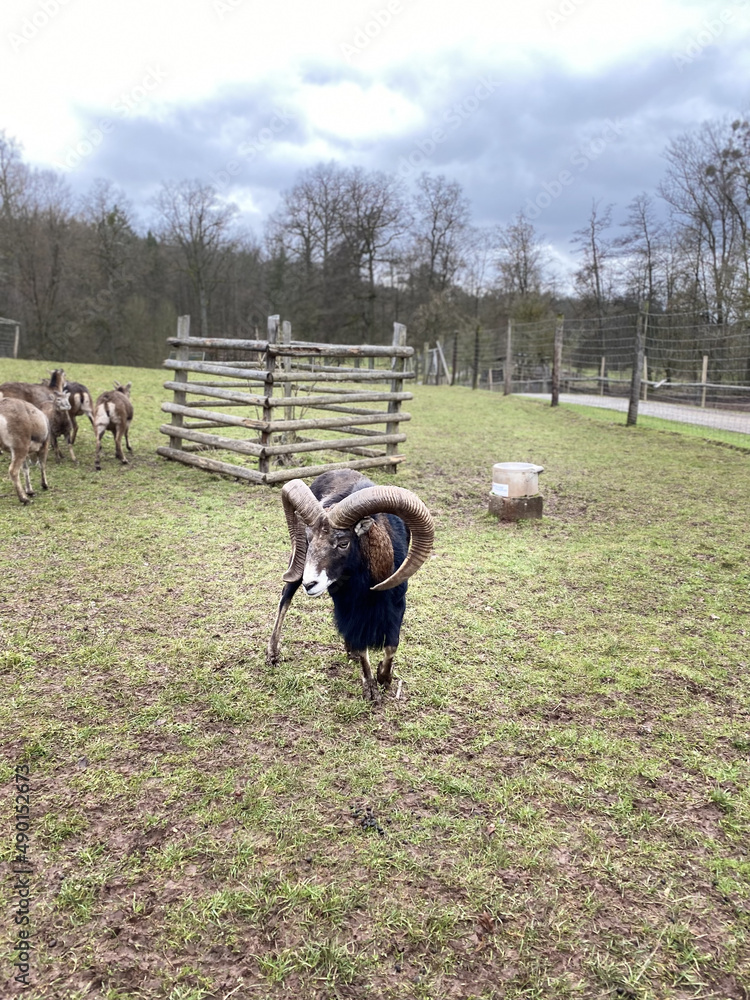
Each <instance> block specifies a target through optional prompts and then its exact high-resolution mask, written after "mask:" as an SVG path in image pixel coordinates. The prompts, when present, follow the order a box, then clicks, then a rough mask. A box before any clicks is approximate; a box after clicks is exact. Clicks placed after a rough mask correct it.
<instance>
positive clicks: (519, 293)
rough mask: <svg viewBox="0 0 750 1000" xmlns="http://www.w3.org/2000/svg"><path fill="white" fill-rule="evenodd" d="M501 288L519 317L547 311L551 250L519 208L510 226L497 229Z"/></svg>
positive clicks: (530, 317)
mask: <svg viewBox="0 0 750 1000" xmlns="http://www.w3.org/2000/svg"><path fill="white" fill-rule="evenodd" d="M495 248H496V253H497V274H498V277H499V279H500V284H499V291H500V294H501V296H502V297H503V298H504V301H505V306H506V308H507V310H508V312H509V313H510V314H511V315H513V316H514V317H515V318H517V319H535V318H537V315H538V314H539V312H540V309H541V311H542V312H544V311H546V305H545V304H544V303H543V294H542V293H543V291H544V286H545V283H546V275H545V269H546V266H547V251H546V248H545V246H544V243H543V242H542V240H541V239H540V237H539V236H538V235H537V232H536V229H535V228H534V225H533V223H531V222H530V221H529V220H528V219H527V218H526V216H525V215H524V213H523V212H519V213H518V215H516V216H515V217H514V218H513V219H512V220H511V221H510V222H509V223H508V225H507V226H502V227H500V228H499V229H498V230H497V231H496V235H495Z"/></svg>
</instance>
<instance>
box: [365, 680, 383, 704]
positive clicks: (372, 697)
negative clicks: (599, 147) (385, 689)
mask: <svg viewBox="0 0 750 1000" xmlns="http://www.w3.org/2000/svg"><path fill="white" fill-rule="evenodd" d="M362 694H363V695H364V696H365V701H371V702H372V703H373V705H379V704H380V702H381V701H382V698H381V696H380V688H379V687H378V682H377V681H376V680H371V681H368V680H366V679H365V678H362Z"/></svg>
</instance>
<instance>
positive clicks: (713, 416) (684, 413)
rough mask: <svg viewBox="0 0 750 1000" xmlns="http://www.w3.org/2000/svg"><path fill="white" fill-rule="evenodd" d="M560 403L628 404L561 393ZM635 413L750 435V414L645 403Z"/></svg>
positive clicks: (624, 406)
mask: <svg viewBox="0 0 750 1000" xmlns="http://www.w3.org/2000/svg"><path fill="white" fill-rule="evenodd" d="M518 395H519V396H528V397H529V399H549V394H547V393H545V394H542V393H537V392H520V393H518ZM560 402H561V403H578V404H579V405H580V406H600V407H602V408H603V409H605V410H620V411H622V412H623V413H627V409H628V400H627V399H624V398H621V397H617V396H595V395H587V394H585V393H577V392H574V393H562V392H561V393H560ZM638 413H639V414H642V415H643V416H644V417H661V418H662V420H677V421H679V422H680V423H683V424H699V425H701V426H703V427H715V428H717V429H718V430H722V431H738V432H739V433H740V434H750V413H740V412H738V411H737V410H710V409H705V410H703V409H701V408H700V407H699V406H679V405H677V404H676V403H644V402H641V403H640V404H639V406H638Z"/></svg>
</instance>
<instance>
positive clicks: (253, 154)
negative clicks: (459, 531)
mask: <svg viewBox="0 0 750 1000" xmlns="http://www.w3.org/2000/svg"><path fill="white" fill-rule="evenodd" d="M81 2H83V0H81ZM563 2H564V0H560V3H563ZM574 2H575V0H569V3H574ZM402 3H403V10H402V11H401V12H399V13H398V16H397V17H396V16H395V15H394V18H393V22H392V23H389V24H388V25H387V26H386V27H384V28H383V29H382V32H381V33H380V34H379V35H377V36H375V37H373V39H372V42H371V45H369V46H368V47H367V48H366V49H365V50H363V52H362V56H361V58H359V59H358V60H356V61H352V62H351V63H350V62H347V60H346V59H345V58H342V57H341V53H340V52H339V51H338V50H337V46H338V45H339V43H340V41H341V39H342V38H348V37H352V38H353V37H354V32H355V31H356V30H357V26H358V25H361V24H365V23H366V21H363V18H364V17H365V15H366V14H367V10H366V9H364V8H362V9H361V10H359V12H357V11H356V10H354V9H353V8H352V11H351V12H350V13H349V14H347V15H346V16H344V15H343V14H342V15H341V18H340V20H339V21H338V22H337V24H336V29H335V31H333V30H331V33H330V34H329V35H327V36H326V37H327V38H328V40H329V41H330V46H329V47H328V49H326V50H325V51H323V50H321V51H318V52H316V53H315V55H314V56H310V55H309V54H308V55H307V56H306V57H305V58H302V59H299V60H298V61H297V62H295V63H289V64H287V65H284V66H282V65H280V64H276V65H271V64H272V62H273V61H272V60H265V59H264V68H263V71H262V72H259V73H257V74H255V75H253V76H252V77H251V78H248V79H245V80H230V81H225V82H224V83H222V84H221V85H217V86H215V87H214V88H212V89H211V90H210V92H209V93H208V94H202V93H199V91H200V89H201V88H196V93H195V94H193V95H192V96H185V94H183V93H179V88H178V87H177V86H176V84H175V74H176V73H178V72H179V69H176V68H175V66H176V64H175V63H174V62H169V61H168V60H167V61H165V62H164V64H163V66H164V72H165V78H164V81H163V83H162V84H160V87H159V88H155V89H154V90H153V92H150V91H149V92H148V93H146V94H145V95H144V97H143V100H142V101H139V102H137V107H136V108H135V109H134V112H133V113H132V114H128V115H119V116H118V115H115V116H112V107H113V102H114V101H115V100H116V99H117V98H118V96H121V95H122V94H123V93H132V92H133V91H134V88H137V87H139V86H140V81H141V80H142V78H143V74H144V73H145V71H146V70H147V69H148V66H149V65H150V64H149V63H148V62H144V63H142V64H141V65H139V66H138V67H137V71H136V70H135V69H132V68H131V69H130V70H129V71H128V72H125V71H121V72H120V74H119V76H118V84H117V86H116V87H112V86H110V87H108V88H107V89H106V96H103V97H100V98H97V95H93V97H92V98H90V99H89V100H88V101H87V102H86V103H85V104H84V103H83V102H82V101H81V100H79V101H78V103H76V104H69V105H68V106H67V114H68V115H73V116H74V118H75V121H76V132H75V134H74V135H73V136H71V135H68V136H67V138H66V142H67V146H66V145H64V144H58V146H57V147H56V148H57V150H58V152H57V154H56V155H58V156H59V155H60V153H61V152H64V151H65V149H66V148H68V147H69V146H70V144H71V143H75V142H77V141H83V140H85V137H86V136H88V135H90V132H91V130H92V129H95V128H97V126H98V123H99V122H101V119H102V116H103V115H105V114H109V115H110V116H111V117H113V121H114V126H115V127H114V128H113V129H111V130H110V131H109V132H108V133H107V134H106V135H104V136H103V138H102V140H101V141H100V142H99V143H97V144H96V145H95V146H94V148H92V149H91V151H90V152H89V153H87V155H86V156H85V157H82V158H81V162H80V163H77V164H76V165H75V169H73V170H71V171H70V172H69V178H70V180H71V183H73V185H74V186H75V188H76V190H78V191H81V192H82V191H84V190H85V189H86V187H87V186H88V185H89V184H90V182H91V180H92V179H93V178H94V177H97V176H99V177H100V176H104V177H107V178H109V179H111V180H113V181H115V182H116V183H117V184H119V185H120V186H122V187H123V188H124V189H125V191H126V192H127V193H128V194H129V196H130V197H131V198H132V200H133V201H134V202H135V204H136V205H139V206H142V205H144V204H145V203H146V201H147V199H148V198H149V197H150V196H151V195H152V194H153V193H154V192H155V190H156V189H157V188H158V186H159V184H160V183H161V182H162V181H163V180H175V179H181V178H186V177H190V178H194V177H198V178H201V179H204V180H206V181H207V182H211V183H215V184H216V185H217V187H219V189H220V190H221V192H222V194H224V195H225V196H226V197H227V198H230V199H236V200H237V201H238V203H239V204H241V205H242V206H243V210H244V211H245V213H246V217H247V218H248V219H249V220H251V221H252V222H253V225H254V226H255V228H256V229H258V228H259V227H260V226H261V225H262V223H263V220H264V219H265V218H266V217H267V215H268V214H269V213H270V212H271V211H272V210H273V209H274V207H275V206H276V204H277V203H278V198H279V194H280V192H281V191H283V190H285V189H287V188H289V187H291V186H292V184H293V183H294V180H295V177H296V175H297V173H298V172H299V171H300V170H302V169H304V168H307V167H310V166H312V165H314V164H315V163H317V162H320V161H327V160H331V159H333V160H337V161H338V162H340V163H341V164H342V165H345V166H351V165H360V166H363V167H365V168H372V169H380V170H386V171H391V172H401V173H402V175H403V176H404V177H405V179H406V180H407V181H408V180H409V179H410V178H413V177H414V176H416V175H417V174H418V173H419V172H420V171H421V170H423V169H424V170H428V171H433V172H438V173H445V174H446V175H448V176H449V177H450V178H455V179H456V180H458V181H459V182H460V183H461V184H462V185H463V186H464V189H465V190H466V193H467V194H468V195H469V197H470V198H471V200H472V203H473V208H474V215H475V219H476V221H477V222H479V223H481V224H485V225H491V224H505V223H507V221H508V220H509V219H510V218H512V216H513V215H514V214H515V213H516V212H517V211H519V210H520V209H521V208H523V207H524V206H525V205H527V203H528V202H529V199H530V200H531V202H532V204H536V203H537V201H536V200H537V198H539V195H540V194H542V195H543V194H544V192H546V193H547V194H548V195H549V194H550V190H552V191H554V192H555V195H554V197H552V196H551V195H550V200H549V204H547V203H546V202H547V198H546V197H544V196H542V197H541V199H540V203H543V208H542V211H541V212H540V214H539V218H538V220H537V222H536V225H537V227H538V228H539V229H540V230H541V231H543V232H544V233H546V235H547V236H548V237H549V239H550V240H551V241H552V242H554V243H555V244H557V245H558V246H563V245H567V241H568V239H569V237H570V234H571V233H572V231H573V230H574V229H576V228H579V227H580V225H582V224H583V222H584V221H585V219H586V217H587V216H588V213H589V211H590V206H591V200H592V198H600V199H602V200H603V201H605V202H610V201H611V202H615V203H616V204H617V205H619V206H620V207H621V209H623V210H624V207H625V205H626V204H627V203H628V202H629V201H630V200H631V199H632V198H633V197H634V196H635V195H636V194H638V193H639V192H640V191H642V190H650V191H654V190H655V188H656V186H657V184H658V182H659V180H660V179H661V176H662V173H663V166H664V164H663V160H662V158H661V154H662V151H663V149H664V147H665V145H666V143H667V142H668V140H669V139H670V138H672V137H674V136H675V135H677V134H679V133H680V132H683V131H685V130H687V129H690V128H692V127H694V126H695V125H696V124H698V123H699V122H700V120H702V119H705V118H709V117H718V116H721V115H725V114H729V115H736V114H738V113H740V112H741V111H742V110H743V108H744V107H745V106H747V103H748V97H749V96H750V94H749V93H748V88H747V85H746V82H745V76H744V68H743V67H744V45H745V35H746V30H745V28H744V27H743V23H744V22H742V19H741V17H740V14H739V13H738V15H737V18H736V20H735V21H733V22H732V23H731V24H729V25H728V26H727V30H726V31H722V33H721V34H720V35H719V34H716V35H715V41H713V42H710V44H708V43H707V44H706V45H704V46H703V47H702V48H701V49H700V51H699V52H697V54H696V57H695V58H694V59H692V61H691V62H690V63H689V65H687V66H677V65H676V63H675V61H674V59H673V54H674V51H676V50H677V51H680V49H679V46H681V45H682V46H683V47H684V46H686V45H687V44H688V43H689V40H690V39H691V38H692V37H693V36H696V37H697V35H696V32H698V31H699V30H700V25H701V19H702V18H705V17H706V16H708V15H706V14H705V10H704V8H702V7H697V6H691V5H680V10H681V13H682V17H681V20H680V22H679V23H677V24H673V25H672V28H671V30H670V33H669V34H668V35H667V34H665V35H664V36H663V37H661V41H660V42H659V44H656V42H655V41H654V39H653V36H651V35H649V40H648V44H645V43H644V45H642V46H641V48H640V49H639V50H636V46H635V34H634V33H633V32H632V31H631V32H630V34H629V36H628V38H629V40H628V45H627V46H626V47H625V51H623V53H621V54H620V55H619V56H617V57H614V56H613V55H612V53H611V50H610V52H609V55H608V58H607V59H606V60H604V59H599V58H597V59H594V58H593V57H588V58H586V59H584V60H581V61H580V62H578V63H576V61H575V60H574V59H573V58H572V56H571V53H572V52H574V51H577V50H578V48H579V47H580V46H582V45H584V42H585V44H587V45H591V44H592V39H593V38H595V37H596V31H597V30H598V28H597V25H598V24H599V23H600V21H601V18H602V17H603V16H604V14H603V10H602V8H603V6H604V5H602V4H594V3H593V0H580V2H579V3H578V5H577V7H576V8H575V11H574V13H571V14H570V15H569V16H568V17H567V20H566V22H565V24H562V25H560V26H559V27H558V34H557V36H556V37H557V41H556V42H555V46H554V47H553V48H549V38H550V37H551V36H550V32H551V31H552V29H551V28H550V26H549V25H548V24H546V23H545V22H544V15H545V13H546V12H547V11H548V10H549V9H551V8H554V9H557V7H559V3H558V4H557V6H556V5H555V0H551V3H546V2H538V3H536V4H535V5H534V6H533V17H534V18H535V21H534V26H533V32H532V31H531V29H530V28H529V25H530V24H531V22H530V21H523V24H521V22H520V21H519V25H520V27H519V30H521V28H523V30H524V31H525V32H526V36H528V37H527V42H528V45H527V47H526V48H525V49H519V51H518V52H516V53H515V55H514V57H513V58H512V59H511V58H509V59H507V60H502V61H501V60H498V59H497V58H495V57H494V56H490V55H488V53H487V52H486V51H485V52H483V53H480V56H481V57H480V56H478V55H477V52H476V51H474V50H472V49H471V48H468V47H466V46H465V45H464V43H463V42H460V41H456V42H455V43H454V44H451V43H450V42H449V40H448V37H447V36H448V34H449V32H447V29H446V30H443V29H441V31H442V34H441V36H440V37H441V46H442V47H438V48H436V49H435V50H434V51H433V52H432V55H431V56H430V58H424V59H422V60H419V59H414V58H401V57H399V58H395V57H392V58H391V59H390V61H389V60H388V59H387V58H386V55H387V54H388V53H391V55H392V54H393V52H394V51H396V50H397V49H398V47H399V45H401V44H402V43H403V39H404V37H405V35H404V31H405V26H406V27H407V28H408V26H409V25H410V24H412V23H413V21H414V18H416V17H417V13H418V11H419V10H422V8H421V7H420V6H419V4H420V3H421V0H402ZM72 5H73V0H70V13H72V10H73V6H72ZM587 5H588V6H587ZM245 6H247V5H246V4H245V5H243V6H241V7H238V8H237V9H233V10H232V11H231V13H230V12H227V13H226V16H225V18H224V19H223V20H222V21H221V22H220V23H221V24H222V25H224V27H223V28H222V31H230V30H232V25H235V26H236V28H237V30H239V27H240V25H241V24H244V23H246V22H245V21H242V20H241V19H242V18H246V17H247V15H246V13H245V12H244V10H245ZM651 6H653V7H654V11H653V17H652V22H642V23H641V29H642V31H643V28H644V25H645V27H649V26H650V25H651V26H653V27H655V28H659V30H665V29H664V25H663V24H662V22H663V21H664V18H665V17H666V16H667V15H666V14H665V11H666V12H669V11H672V12H673V13H674V10H675V9H676V4H675V2H670V3H666V4H665V3H664V2H660V0H654V3H653V4H652V5H651ZM367 9H368V10H369V8H367ZM608 9H609V8H608ZM643 9H644V10H645V9H646V8H645V7H644V8H643ZM631 13H632V12H631ZM65 16H66V18H67V17H68V11H66V12H65ZM515 16H516V20H518V18H519V17H520V15H519V14H518V12H516V15H515ZM621 16H624V15H621V14H618V15H617V17H621ZM410 19H411V20H410ZM59 20H60V22H61V23H62V21H63V17H62V15H61V17H60V19H59ZM217 23H219V22H218V19H217ZM305 23H307V22H305ZM576 25H577V26H578V27H576ZM56 27H57V24H56V23H55V24H50V26H49V28H48V33H51V32H53V31H54V30H55V29H56ZM330 27H331V26H330V25H329V28H330ZM162 28H163V26H162ZM443 28H445V26H443ZM730 29H731V30H730ZM216 30H217V29H216V24H214V23H213V22H212V23H211V24H209V25H208V26H207V27H206V31H209V32H210V31H216ZM311 30H312V29H311ZM326 30H328V29H326ZM410 30H411V29H410ZM430 30H431V31H432V33H433V34H434V33H435V32H436V31H437V28H435V27H434V26H433V28H431V29H430ZM315 31H319V26H318V27H317V28H316V29H315ZM563 33H564V35H565V37H563ZM428 34H429V32H428ZM552 34H554V32H552ZM511 36H512V32H511ZM631 36H632V37H631ZM410 37H411V36H410ZM709 41H710V40H709ZM40 44H41V43H40ZM413 45H414V49H415V50H416V51H424V50H425V48H426V46H427V45H428V41H427V40H426V39H425V37H424V36H423V35H420V36H419V37H418V38H417V37H414V42H413ZM544 45H547V46H548V48H547V49H546V50H545V52H544V57H543V58H542V57H541V55H540V53H541V52H542V49H543V46H544ZM292 48H294V46H292ZM480 48H481V47H480ZM506 49H507V46H506ZM368 60H369V61H368ZM266 63H268V64H269V65H268V66H267V67H266ZM160 65H161V64H160ZM122 81H125V82H124V83H123V82H122ZM608 123H610V124H609V125H608ZM0 124H2V123H0ZM613 126H614V127H613ZM405 161H406V163H407V164H408V165H410V169H404V162H405ZM47 162H49V161H47ZM563 172H567V173H568V174H570V175H571V178H572V179H571V181H570V182H569V183H563V181H562V180H561V179H560V177H561V174H562V173H563ZM558 185H559V186H560V190H559V191H558Z"/></svg>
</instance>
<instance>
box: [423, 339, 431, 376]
mask: <svg viewBox="0 0 750 1000" xmlns="http://www.w3.org/2000/svg"><path fill="white" fill-rule="evenodd" d="M422 355H423V361H424V372H423V374H422V385H428V383H429V380H430V343H429V341H428V340H425V342H424V346H423V348H422Z"/></svg>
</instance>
